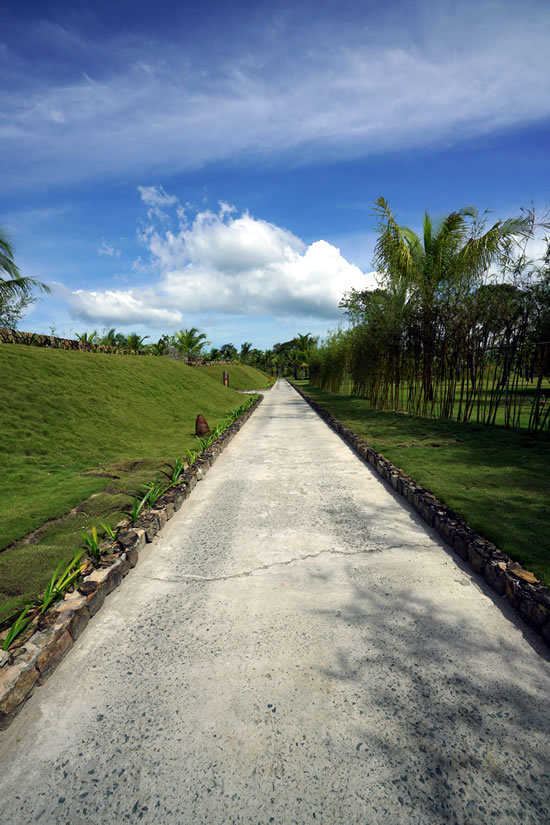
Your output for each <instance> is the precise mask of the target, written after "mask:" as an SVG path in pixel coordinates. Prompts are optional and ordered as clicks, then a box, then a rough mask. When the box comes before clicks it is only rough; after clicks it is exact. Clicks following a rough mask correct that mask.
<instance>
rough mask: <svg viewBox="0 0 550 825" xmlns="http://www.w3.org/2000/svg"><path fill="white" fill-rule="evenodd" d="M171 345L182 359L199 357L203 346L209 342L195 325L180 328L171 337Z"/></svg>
mask: <svg viewBox="0 0 550 825" xmlns="http://www.w3.org/2000/svg"><path fill="white" fill-rule="evenodd" d="M171 343H172V345H173V346H174V347H175V348H176V349H177V351H178V352H179V354H180V355H181V357H182V358H183V360H184V361H190V360H191V359H193V358H199V357H200V355H201V352H202V349H203V347H205V346H207V345H208V344H209V343H210V342H209V341H207V340H206V334H205V333H204V332H199V330H198V329H197V328H196V327H191V329H180V331H179V332H176V333H174V335H173V336H172V338H171Z"/></svg>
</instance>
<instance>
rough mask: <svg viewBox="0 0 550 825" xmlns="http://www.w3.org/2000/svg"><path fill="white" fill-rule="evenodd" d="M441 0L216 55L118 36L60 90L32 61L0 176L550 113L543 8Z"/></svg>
mask: <svg viewBox="0 0 550 825" xmlns="http://www.w3.org/2000/svg"><path fill="white" fill-rule="evenodd" d="M432 6H433V4H430V5H429V7H428V6H426V8H424V9H422V6H421V4H419V9H415V18H418V19H417V20H416V19H415V20H411V25H410V26H409V25H407V27H404V26H403V28H401V29H398V28H396V27H395V26H394V27H393V28H392V27H391V26H390V25H389V24H387V23H386V26H385V28H384V27H383V26H382V25H381V24H379V28H377V26H376V24H375V25H374V26H373V28H372V31H371V32H369V31H368V30H362V29H361V28H359V29H358V28H357V26H354V25H349V26H348V27H347V28H346V27H345V26H344V24H342V23H339V25H338V28H337V31H334V32H333V31H331V22H330V21H327V23H326V26H325V29H324V30H320V29H319V27H315V26H312V27H310V28H309V29H308V30H305V29H304V28H301V27H296V29H295V30H293V29H292V28H289V30H288V31H287V32H285V33H284V34H283V33H281V34H280V37H279V38H278V39H277V37H276V38H275V40H270V38H272V37H273V32H271V33H267V34H266V32H265V31H264V32H262V31H259V32H257V33H256V37H255V40H254V41H252V40H251V41H250V42H246V43H245V44H243V43H242V42H239V40H238V38H237V37H236V38H235V40H234V45H233V47H230V46H228V49H227V51H226V52H224V54H225V57H224V58H223V60H222V59H221V58H220V59H219V60H218V61H215V60H214V61H213V60H212V59H211V51H209V52H208V55H209V56H208V62H205V58H204V56H203V52H204V50H203V49H202V46H203V45H204V44H201V43H197V44H188V46H189V48H188V49H181V48H179V47H178V48H177V49H176V48H175V47H174V46H173V45H172V44H170V43H168V42H167V43H163V44H155V43H153V42H147V43H146V44H143V43H141V44H139V45H138V44H133V45H132V44H131V43H129V42H128V41H124V43H123V44H121V49H120V50H121V52H122V51H123V52H124V54H125V56H126V59H125V60H124V61H123V62H120V63H117V64H116V67H115V66H112V67H110V66H109V64H108V63H105V62H104V63H99V62H98V64H93V63H92V64H91V66H92V68H91V69H90V73H91V74H92V72H93V70H94V69H95V75H96V76H95V77H93V76H89V75H85V76H84V77H83V78H82V79H81V80H77V81H74V82H72V83H67V84H64V85H61V84H59V85H55V84H53V83H46V82H45V81H44V83H43V84H40V81H37V79H36V72H35V71H34V67H31V66H29V68H28V70H27V74H23V75H22V77H20V89H19V91H18V93H14V91H13V84H12V83H10V84H7V85H6V84H5V86H4V87H3V88H2V89H0V108H1V109H2V111H3V112H4V114H5V116H4V118H3V119H2V121H1V122H0V140H2V142H3V158H4V160H5V161H6V163H5V167H6V169H7V170H8V171H7V173H5V175H4V177H3V184H4V185H5V186H7V185H8V184H10V185H14V186H17V187H18V188H19V187H20V186H21V184H22V174H23V172H24V173H25V175H26V179H27V180H28V183H29V185H33V186H34V185H36V182H37V181H48V180H49V181H51V180H56V181H59V179H60V178H63V179H64V180H81V179H86V178H91V177H94V176H95V175H97V174H98V173H101V174H102V175H105V174H110V175H116V176H117V177H122V176H124V175H126V174H128V173H129V172H135V171H136V170H138V169H139V170H141V171H143V169H155V170H159V169H168V170H170V172H171V173H175V172H178V171H182V170H185V169H191V168H196V167H198V166H201V165H203V164H205V163H208V162H210V161H218V160H225V159H228V158H232V159H235V160H236V161H240V162H243V161H246V162H247V163H250V161H253V160H254V159H258V158H269V159H270V160H273V159H274V158H277V157H278V156H280V155H281V154H284V156H285V158H286V159H287V160H288V158H289V156H290V157H291V158H292V161H293V162H295V163H309V162H318V161H319V160H320V159H327V158H346V159H349V158H350V157H358V156H363V155H368V154H372V153H378V152H385V151H388V150H392V149H396V148H402V147H411V146H418V145H423V144H430V143H433V142H434V141H449V140H452V141H456V140H460V139H461V138H464V137H465V136H471V135H477V134H485V133H490V132H492V131H496V130H499V129H502V128H506V127H513V126H517V125H523V124H526V123H533V122H535V121H537V120H540V119H542V118H545V117H548V115H549V114H550V83H549V80H548V78H549V75H548V64H547V56H546V55H547V45H548V42H549V40H550V16H549V15H548V14H547V12H546V9H545V8H544V4H540V5H539V6H537V4H535V3H533V4H529V7H528V8H523V7H521V8H520V7H517V8H516V7H514V6H513V5H512V4H500V6H502V8H500V6H499V14H498V15H496V16H495V14H494V8H493V4H492V3H486V4H483V3H481V4H479V3H475V4H474V3H463V4H459V7H457V6H456V4H454V5H453V6H450V5H449V6H447V5H446V4H445V12H444V13H438V9H437V7H436V8H435V9H433V8H432ZM426 9H427V10H426ZM422 11H423V13H424V17H423V16H422ZM359 17H361V16H359ZM368 18H369V15H367V14H365V15H364V22H368ZM337 22H339V21H333V22H332V28H334V27H335V26H336V23H337ZM376 22H377V23H379V21H376ZM392 22H394V21H392ZM108 45H109V47H110V51H111V52H113V53H116V52H117V51H118V49H117V45H118V44H117V42H116V41H113V42H112V43H110V44H108ZM243 45H245V46H246V48H243ZM231 48H233V51H232V50H231ZM108 51H109V50H108V49H107V48H106V49H105V54H108ZM201 52H202V53H201ZM17 65H20V64H19V63H18V64H17ZM12 159H13V160H16V159H20V161H21V162H11V160H12ZM23 161H24V163H23ZM10 170H11V171H10ZM140 191H141V193H142V198H143V200H144V202H145V203H147V204H148V206H149V208H150V209H151V210H160V211H162V209H163V208H166V207H168V206H171V205H172V203H171V202H170V196H169V195H167V194H166V193H165V192H164V190H163V189H162V188H161V187H154V186H145V187H142V188H141V190H140ZM157 216H159V217H160V215H157Z"/></svg>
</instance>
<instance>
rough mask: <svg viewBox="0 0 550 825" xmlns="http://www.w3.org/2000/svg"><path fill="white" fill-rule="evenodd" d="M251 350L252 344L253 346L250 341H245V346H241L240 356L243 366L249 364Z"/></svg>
mask: <svg viewBox="0 0 550 825" xmlns="http://www.w3.org/2000/svg"><path fill="white" fill-rule="evenodd" d="M251 349H252V344H251V342H250V341H245V342H244V344H241V351H240V353H239V355H240V359H241V361H242V362H243V364H246V363H247V361H248V357H249V355H250V350H251Z"/></svg>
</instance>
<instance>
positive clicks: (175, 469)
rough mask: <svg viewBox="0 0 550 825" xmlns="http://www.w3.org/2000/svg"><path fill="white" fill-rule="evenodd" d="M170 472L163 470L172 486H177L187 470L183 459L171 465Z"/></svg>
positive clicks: (178, 459) (177, 459)
mask: <svg viewBox="0 0 550 825" xmlns="http://www.w3.org/2000/svg"><path fill="white" fill-rule="evenodd" d="M168 466H169V467H170V472H167V471H166V470H163V475H165V476H166V478H167V479H168V480H169V481H170V484H171V485H172V484H176V482H177V481H178V479H179V477H180V475H181V474H182V473H183V471H184V470H185V461H184V460H183V458H176V460H175V462H174V464H173V465H171V464H169V465H168Z"/></svg>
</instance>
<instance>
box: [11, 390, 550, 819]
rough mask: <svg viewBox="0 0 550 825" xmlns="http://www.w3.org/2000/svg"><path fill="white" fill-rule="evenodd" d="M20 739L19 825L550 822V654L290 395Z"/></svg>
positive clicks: (148, 554)
mask: <svg viewBox="0 0 550 825" xmlns="http://www.w3.org/2000/svg"><path fill="white" fill-rule="evenodd" d="M199 491H200V492H199V493H195V494H194V495H192V496H191V497H190V499H189V500H188V501H187V502H186V505H185V507H184V508H183V509H182V510H181V511H180V512H179V513H176V515H175V516H174V518H172V519H171V520H170V521H169V522H168V524H167V525H166V526H165V527H164V529H163V530H162V531H161V533H160V534H157V535H156V536H155V538H154V540H153V542H152V543H150V544H148V545H147V546H146V547H144V548H143V550H142V551H141V554H140V562H139V567H138V569H137V570H136V571H135V572H134V573H132V575H129V576H127V577H126V579H125V580H124V581H123V582H122V584H121V586H120V587H119V588H118V589H117V590H116V591H115V592H114V593H112V594H111V596H110V597H109V599H108V600H107V602H106V604H105V606H104V608H103V609H102V610H101V611H100V612H99V613H98V615H97V616H96V617H95V618H94V619H93V621H92V622H91V623H90V624H89V625H88V627H87V628H86V629H85V630H84V632H83V633H82V635H81V637H80V638H79V641H78V644H75V645H74V646H73V647H72V649H71V650H70V651H69V653H68V654H67V656H66V657H65V659H64V660H63V661H62V662H61V664H60V665H59V667H58V668H57V670H56V671H55V673H53V675H52V676H51V678H50V679H48V681H47V682H46V684H45V685H44V686H43V687H41V688H40V691H38V694H37V696H35V697H33V698H32V699H31V700H30V701H29V702H27V703H26V704H25V706H24V707H23V709H22V711H21V713H20V714H19V715H18V717H17V718H16V719H15V720H14V721H13V723H12V725H11V726H10V728H9V729H8V730H6V731H4V732H3V733H2V734H1V735H0V800H1V802H0V823H1V825H30V823H34V822H39V823H46V824H47V825H67V823H70V825H115V823H116V825H120V823H124V822H132V823H133V822H136V823H138V822H139V823H140V825H170V823H173V825H190V824H191V823H193V825H194V823H203V825H204V823H206V825H237V823H238V824H239V825H258V823H261V825H269V823H273V825H511V823H517V822H521V823H523V825H548V822H549V821H550V799H549V796H550V792H549V783H550V776H549V765H550V719H549V708H548V696H549V695H550V664H549V662H548V661H547V660H545V658H544V657H543V655H537V653H536V652H535V651H534V650H533V647H535V648H536V647H537V645H538V646H540V648H541V649H543V650H544V643H543V642H542V640H541V639H540V638H539V637H538V636H537V635H536V634H535V633H534V632H533V631H531V629H530V628H527V627H524V626H523V622H520V621H519V618H518V617H517V616H516V615H515V613H514V611H513V610H512V609H511V607H510V606H509V605H508V604H507V603H506V601H505V600H504V601H505V604H504V610H503V611H501V610H499V609H497V608H496V607H495V604H494V601H495V599H496V598H497V597H496V594H495V593H494V592H493V591H492V590H491V589H490V588H489V586H488V585H487V584H486V583H485V582H484V581H482V580H479V579H478V577H476V576H474V575H473V574H470V572H469V571H468V569H467V567H466V565H465V564H464V563H463V562H462V560H461V559H460V558H457V557H456V556H455V555H453V551H452V550H450V549H448V548H446V546H445V545H444V543H443V542H442V541H441V540H440V539H439V536H438V535H437V533H436V531H435V530H434V529H433V528H430V527H429V526H428V525H427V524H426V523H425V522H424V521H423V520H422V519H421V517H420V516H419V515H418V513H417V512H416V511H415V510H414V508H412V507H411V506H410V505H409V504H408V502H406V501H404V499H402V498H400V497H398V496H397V494H396V492H395V491H394V490H392V489H391V487H390V486H389V485H388V484H385V483H384V482H383V481H382V480H381V479H380V477H379V476H378V474H377V473H376V472H375V470H374V468H373V467H372V466H369V465H368V464H367V463H365V462H364V461H363V460H362V459H361V458H360V457H359V456H358V455H357V454H356V453H354V452H353V451H352V450H350V449H349V447H348V445H346V444H345V443H344V442H343V440H342V439H341V438H340V437H339V436H338V435H337V434H335V433H334V432H333V431H332V430H331V429H330V428H329V427H327V426H326V424H325V422H324V421H322V420H321V419H320V418H319V416H318V415H317V414H316V413H315V412H314V410H312V409H311V408H310V407H309V406H308V405H307V404H306V402H305V401H304V400H303V399H302V398H301V397H300V396H299V395H298V394H297V393H296V392H295V391H294V390H293V389H292V388H291V387H290V386H289V385H288V384H286V383H285V382H282V381H279V382H278V384H277V385H276V386H275V387H274V390H273V391H272V392H270V393H268V394H266V397H265V399H264V401H263V402H262V404H261V406H260V407H259V409H258V410H257V411H256V412H255V413H254V415H253V417H252V418H251V420H250V421H249V422H248V424H247V426H246V427H244V428H243V429H242V430H241V432H240V433H239V434H238V435H237V436H236V438H235V439H234V440H233V442H232V444H231V445H230V447H229V448H228V449H227V450H225V451H224V453H223V455H221V456H220V458H219V460H218V461H217V462H216V464H215V466H214V467H213V468H212V470H211V471H210V472H209V473H208V476H207V477H206V479H205V480H204V482H203V483H201V485H200V487H199Z"/></svg>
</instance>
